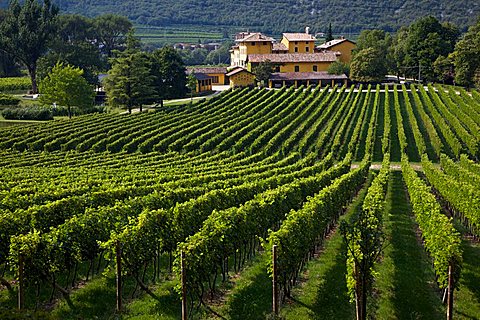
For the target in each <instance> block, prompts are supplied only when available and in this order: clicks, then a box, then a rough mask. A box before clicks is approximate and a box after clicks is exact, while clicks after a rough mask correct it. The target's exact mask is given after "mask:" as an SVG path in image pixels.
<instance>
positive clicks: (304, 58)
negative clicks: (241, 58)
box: [248, 51, 337, 63]
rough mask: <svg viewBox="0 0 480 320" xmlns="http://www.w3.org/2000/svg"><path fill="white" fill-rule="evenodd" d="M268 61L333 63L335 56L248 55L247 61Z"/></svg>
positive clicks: (303, 54) (304, 54)
mask: <svg viewBox="0 0 480 320" xmlns="http://www.w3.org/2000/svg"><path fill="white" fill-rule="evenodd" d="M265 60H270V61H271V62H273V63H285V62H334V61H336V60H337V55H336V54H335V53H334V52H331V51H326V52H318V53H283V54H249V55H248V61H250V62H253V63H259V62H263V61H265Z"/></svg>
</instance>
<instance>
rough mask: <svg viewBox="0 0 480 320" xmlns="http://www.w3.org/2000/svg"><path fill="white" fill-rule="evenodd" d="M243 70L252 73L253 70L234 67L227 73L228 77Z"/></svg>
mask: <svg viewBox="0 0 480 320" xmlns="http://www.w3.org/2000/svg"><path fill="white" fill-rule="evenodd" d="M243 71H245V72H248V73H251V72H250V71H248V70H247V69H244V68H240V67H238V68H235V69H233V70H232V71H230V72H229V73H227V74H226V76H227V77H231V76H233V75H235V74H237V73H240V72H243Z"/></svg>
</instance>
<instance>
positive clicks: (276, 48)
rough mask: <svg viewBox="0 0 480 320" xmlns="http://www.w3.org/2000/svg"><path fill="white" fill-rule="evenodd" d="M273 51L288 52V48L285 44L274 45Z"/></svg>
mask: <svg viewBox="0 0 480 320" xmlns="http://www.w3.org/2000/svg"><path fill="white" fill-rule="evenodd" d="M272 51H288V48H287V46H286V45H284V44H283V43H276V42H275V43H274V44H273V48H272Z"/></svg>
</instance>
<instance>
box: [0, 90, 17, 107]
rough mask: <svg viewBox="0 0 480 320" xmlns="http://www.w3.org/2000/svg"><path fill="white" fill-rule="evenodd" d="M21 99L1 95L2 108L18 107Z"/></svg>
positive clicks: (0, 103)
mask: <svg viewBox="0 0 480 320" xmlns="http://www.w3.org/2000/svg"><path fill="white" fill-rule="evenodd" d="M19 103H20V99H18V98H15V97H14V96H11V95H8V94H2V93H0V106H18V104H19Z"/></svg>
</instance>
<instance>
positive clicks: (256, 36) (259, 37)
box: [235, 32, 274, 42]
mask: <svg viewBox="0 0 480 320" xmlns="http://www.w3.org/2000/svg"><path fill="white" fill-rule="evenodd" d="M235 41H236V42H254V41H269V42H273V41H274V39H273V38H270V37H267V36H266V35H264V34H263V33H259V32H255V33H251V34H249V35H245V36H244V37H243V38H237V39H236V40H235Z"/></svg>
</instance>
